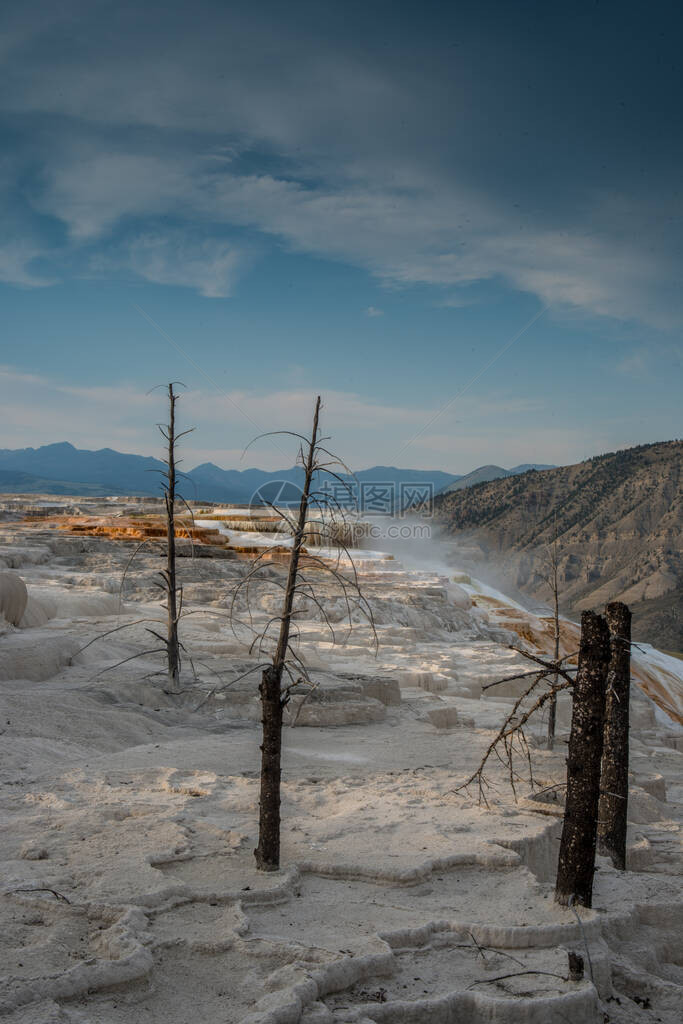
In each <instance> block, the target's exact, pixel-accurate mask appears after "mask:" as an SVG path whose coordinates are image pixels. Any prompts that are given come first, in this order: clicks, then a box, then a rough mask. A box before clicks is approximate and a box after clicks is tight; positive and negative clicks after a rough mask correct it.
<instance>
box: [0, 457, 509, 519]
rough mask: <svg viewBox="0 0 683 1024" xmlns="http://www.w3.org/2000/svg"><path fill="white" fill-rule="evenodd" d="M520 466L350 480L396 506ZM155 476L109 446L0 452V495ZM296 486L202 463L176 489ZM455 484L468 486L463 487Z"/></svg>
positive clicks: (137, 490) (211, 497)
mask: <svg viewBox="0 0 683 1024" xmlns="http://www.w3.org/2000/svg"><path fill="white" fill-rule="evenodd" d="M528 468H529V467H528V466H518V467H516V468H515V469H513V470H505V469H501V468H500V467H499V466H485V467H482V468H481V469H479V470H475V471H474V473H470V474H468V475H467V477H461V476H458V475H456V474H453V473H444V472H441V471H440V470H419V469H397V468H396V467H395V466H373V467H372V468H371V469H364V470H360V471H359V472H358V473H356V474H355V478H356V480H357V481H358V484H359V485H360V487H361V488H364V489H365V490H366V492H367V494H370V493H371V491H372V489H373V487H380V488H383V489H384V492H385V494H386V495H389V493H390V494H391V496H393V500H394V502H396V503H399V504H404V503H405V502H404V501H402V500H401V499H402V495H403V496H405V495H407V494H408V493H409V490H410V486H411V485H415V486H417V487H420V488H423V489H425V488H426V489H427V490H428V491H430V492H431V493H433V494H436V493H438V492H440V491H442V490H444V489H446V488H449V487H451V486H453V485H456V484H458V483H459V482H460V481H461V480H468V479H469V478H472V482H473V483H474V482H478V481H479V480H481V479H492V476H491V475H487V473H493V474H494V475H496V476H502V475H509V474H511V473H517V472H523V471H524V470H526V469H528ZM163 472H164V463H163V462H161V461H160V460H159V459H155V458H150V457H145V456H142V455H130V454H125V453H123V452H117V451H115V450H114V449H113V448H101V449H99V450H98V451H88V450H85V449H80V448H75V447H74V446H73V445H72V444H69V442H68V441H62V442H59V443H56V444H48V445H43V446H42V447H40V448H20V449H9V448H5V449H0V493H22V494H63V495H68V494H82V495H94V496H100V497H105V496H108V495H116V494H130V495H150V496H151V495H158V494H159V493H160V488H159V480H160V474H161V473H163ZM347 479H350V478H347ZM302 481H303V470H302V468H301V467H300V466H292V467H290V468H289V469H285V470H276V471H273V472H267V471H265V470H262V469H244V470H237V469H221V468H220V467H219V466H216V465H214V463H212V462H204V463H202V464H201V465H199V466H196V467H195V468H194V469H192V470H190V471H189V472H188V473H187V474H186V475H185V476H184V492H185V497H186V498H187V499H188V500H199V501H218V502H235V503H240V504H241V503H248V502H250V501H251V500H252V498H253V497H254V495H255V494H261V495H265V496H266V497H267V499H268V500H279V501H281V502H283V503H284V502H287V501H291V500H296V498H297V494H298V491H299V488H300V486H301V484H302ZM355 486H356V485H355V483H354V488H355ZM463 486H469V484H467V483H464V484H463ZM380 510H382V509H379V508H378V511H380ZM386 510H388V509H386Z"/></svg>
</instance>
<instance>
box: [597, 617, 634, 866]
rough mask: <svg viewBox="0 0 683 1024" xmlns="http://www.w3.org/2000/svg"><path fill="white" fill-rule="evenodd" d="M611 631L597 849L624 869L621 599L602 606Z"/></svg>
mask: <svg viewBox="0 0 683 1024" xmlns="http://www.w3.org/2000/svg"><path fill="white" fill-rule="evenodd" d="M605 617H606V619H607V625H608V627H609V632H610V662H609V671H608V674H607V697H606V701H605V728H604V743H603V750H602V778H601V782H600V806H599V811H598V852H599V853H601V854H603V855H604V856H607V857H610V858H611V860H612V864H613V865H614V867H615V868H617V869H618V870H619V871H625V870H626V822H627V816H628V717H629V698H630V690H631V612H630V611H629V609H628V608H627V607H626V605H625V604H622V603H621V602H620V601H614V602H613V603H612V604H608V605H607V607H606V608H605Z"/></svg>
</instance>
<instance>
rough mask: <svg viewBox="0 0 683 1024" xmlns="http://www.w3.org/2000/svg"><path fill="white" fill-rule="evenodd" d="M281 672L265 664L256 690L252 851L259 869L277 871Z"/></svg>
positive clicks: (278, 859) (278, 856)
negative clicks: (259, 731) (257, 762)
mask: <svg viewBox="0 0 683 1024" xmlns="http://www.w3.org/2000/svg"><path fill="white" fill-rule="evenodd" d="M280 679H281V674H280V673H278V671H277V669H276V668H275V667H274V666H273V665H269V666H268V668H266V669H265V670H264V672H263V675H262V676H261V685H260V686H259V693H260V694H261V708H262V713H263V714H262V718H261V722H262V725H263V742H262V744H261V795H260V800H259V841H258V846H257V848H256V849H255V850H254V856H255V857H256V867H257V868H258V869H259V871H277V870H278V868H279V866H280V776H281V771H282V768H281V757H282V714H283V711H284V701H283V698H282V692H281V689H280V686H281V683H280Z"/></svg>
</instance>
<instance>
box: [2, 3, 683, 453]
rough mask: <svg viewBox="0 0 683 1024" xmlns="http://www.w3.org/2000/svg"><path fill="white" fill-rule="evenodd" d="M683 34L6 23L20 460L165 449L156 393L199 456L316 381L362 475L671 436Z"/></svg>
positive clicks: (414, 17) (229, 10)
mask: <svg viewBox="0 0 683 1024" xmlns="http://www.w3.org/2000/svg"><path fill="white" fill-rule="evenodd" d="M680 21H681V16H680V13H679V10H678V7H677V5H675V4H673V3H653V4H649V5H648V6H647V8H645V7H644V6H643V5H642V4H633V5H630V4H625V3H580V2H579V3H575V4H572V5H556V4H547V3H523V2H522V3H515V4H510V3H502V2H498V3H493V2H480V3H476V4H475V3H473V2H468V3H453V4H449V5H445V4H442V3H438V4H437V3H420V4H417V3H401V2H392V3H385V2H382V0H379V2H375V3H364V4H360V3H356V2H355V0H346V2H344V3H315V4H313V3H302V2H298V0H295V2H293V3H289V4H282V3H276V4H272V3H256V2H251V3H209V2H206V0H198V2H195V3H193V4H192V5H189V4H187V3H177V2H175V3H174V2H170V3H164V4H157V3H154V2H150V3H147V4H143V5H141V4H131V3H128V2H127V0H119V2H117V3H112V2H109V0H87V2H73V0H71V2H70V0H66V2H65V3H62V4H60V5H55V4H52V3H50V4H46V3H31V2H28V3H22V4H19V3H10V4H7V5H4V8H3V13H2V15H1V27H2V39H1V41H0V132H1V133H2V134H1V138H2V142H3V145H2V155H1V156H0V214H1V216H2V231H1V233H0V300H1V301H2V311H3V319H2V338H3V345H2V357H1V358H0V364H1V366H0V397H1V399H2V403H3V411H4V416H3V428H2V432H1V433H0V446H1V447H22V446H25V445H39V444H44V443H49V442H51V441H59V440H70V441H72V442H73V443H75V444H77V445H79V446H80V447H99V446H104V445H110V446H111V447H116V448H119V449H122V450H127V451H135V452H140V453H144V454H152V453H154V452H155V451H156V448H157V447H158V438H157V437H156V436H155V433H154V423H155V421H156V420H157V419H159V418H160V416H161V413H162V410H161V405H160V398H159V396H158V395H152V396H148V395H147V392H148V390H149V389H150V388H151V387H153V386H154V385H155V384H157V383H159V382H163V381H165V380H167V379H169V378H177V379H182V380H183V381H185V382H186V383H187V385H188V390H187V393H186V395H185V398H184V401H183V415H184V416H185V419H186V421H187V422H188V423H193V424H194V425H195V426H196V428H197V429H196V431H195V433H194V434H193V435H192V436H191V438H190V439H188V442H187V449H188V450H187V453H186V457H187V460H188V462H189V463H190V464H192V463H195V462H200V461H204V460H209V459H210V460H211V461H214V462H217V463H218V464H219V465H222V466H225V467H228V466H236V467H237V466H240V465H243V463H240V455H241V452H242V449H243V448H244V445H245V444H246V443H247V442H248V441H249V439H250V438H251V436H252V435H253V434H254V433H256V432H258V431H260V430H263V431H265V430H270V429H277V428H280V427H290V428H293V429H301V427H303V426H304V425H305V422H306V419H307V417H308V415H309V411H310V408H311V405H312V400H313V397H314V395H315V394H316V393H318V392H320V393H322V395H323V397H324V400H325V407H326V412H325V416H326V419H325V426H326V429H327V430H328V431H329V432H330V433H332V434H333V436H334V441H335V447H336V449H337V450H339V451H340V452H341V453H343V454H344V455H345V457H346V458H347V461H349V462H350V464H352V466H354V468H359V469H360V468H364V467H366V466H369V465H372V464H377V463H380V464H395V465H401V466H414V467H419V468H440V469H444V470H447V471H452V472H461V473H462V472H467V471H468V470H470V469H472V468H473V467H474V466H476V465H480V464H482V463H486V462H497V463H500V464H502V465H506V466H511V465H514V464H516V463H519V462H530V461H533V462H556V463H566V462H572V461H575V460H578V459H581V458H585V457H588V456H589V455H592V454H596V453H598V452H601V451H606V450H613V449H615V448H618V447H624V446H627V445H631V444H637V443H641V442H647V441H653V440H658V439H665V438H670V437H674V436H680V434H681V430H680V421H681V418H680V393H681V383H682V381H681V328H682V327H683V297H682V290H681V287H680V278H681V213H682V207H683V197H682V194H681V184H680V183H681V166H682V161H681V149H682V145H683V132H682V131H681V119H682V113H681V107H680V95H681V94H682V93H683V88H682V86H683V83H682V82H681V78H682V77H683V72H682V69H681V62H680V57H679V52H678V50H679V40H680V29H681V24H680ZM527 325H528V326H527ZM525 327H526V330H525ZM513 339H516V340H514V341H513ZM511 342H512V344H511ZM482 371H483V372H482ZM288 455H289V453H288V452H285V453H284V454H283V452H282V451H281V450H279V449H277V448H276V447H275V446H274V445H272V444H269V443H268V442H262V443H260V444H259V446H258V447H257V448H256V449H255V450H253V451H251V452H250V456H249V460H250V462H251V463H252V464H259V465H261V466H263V467H264V468H277V467H279V466H281V465H283V463H284V462H286V461H291V460H290V459H289V458H288V457H286V456H288Z"/></svg>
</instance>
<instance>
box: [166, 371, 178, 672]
mask: <svg viewBox="0 0 683 1024" xmlns="http://www.w3.org/2000/svg"><path fill="white" fill-rule="evenodd" d="M177 400H178V396H177V395H176V394H175V393H174V391H173V384H169V385H168V401H169V420H168V462H167V471H166V486H165V488H164V498H165V502H166V573H165V576H166V590H167V595H166V597H167V608H168V626H167V639H166V651H167V656H168V683H169V688H170V689H171V690H172V691H177V690H179V689H180V645H179V643H178V601H177V597H178V588H177V584H176V560H175V498H176V493H175V490H176V465H175V443H176V433H175V406H176V402H177Z"/></svg>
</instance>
